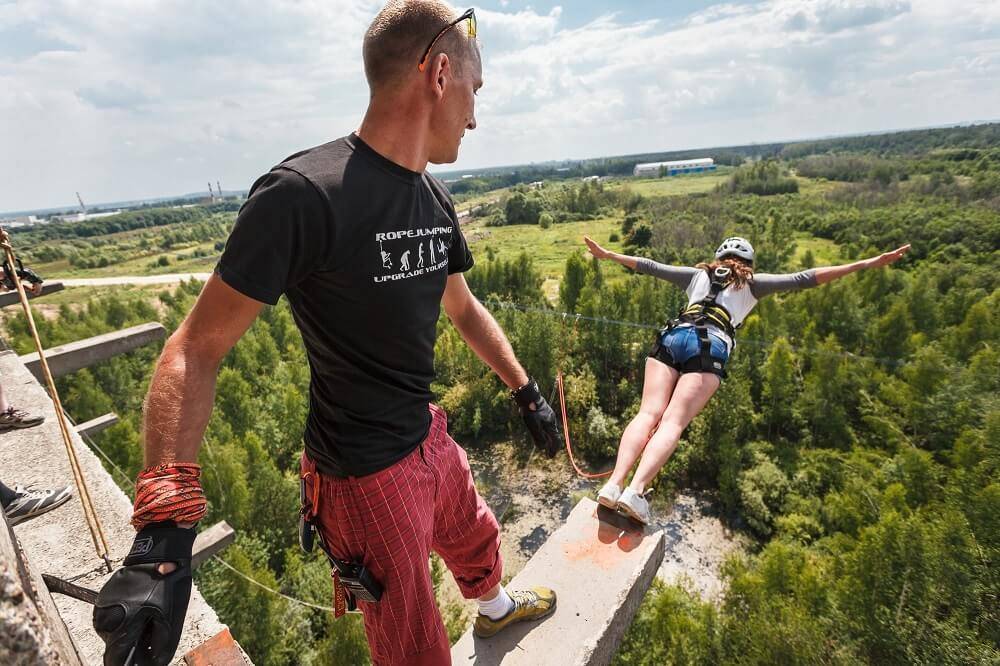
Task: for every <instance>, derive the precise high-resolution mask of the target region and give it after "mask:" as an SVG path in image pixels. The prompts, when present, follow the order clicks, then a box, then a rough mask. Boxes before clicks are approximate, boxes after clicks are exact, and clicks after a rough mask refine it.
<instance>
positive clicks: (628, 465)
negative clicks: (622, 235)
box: [584, 237, 910, 524]
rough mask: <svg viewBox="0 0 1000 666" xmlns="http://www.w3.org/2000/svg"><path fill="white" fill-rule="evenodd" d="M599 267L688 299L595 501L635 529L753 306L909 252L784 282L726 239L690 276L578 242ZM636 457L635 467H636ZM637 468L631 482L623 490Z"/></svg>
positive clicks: (664, 337) (740, 244)
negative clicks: (604, 263)
mask: <svg viewBox="0 0 1000 666" xmlns="http://www.w3.org/2000/svg"><path fill="white" fill-rule="evenodd" d="M584 241H586V243H587V249H588V250H590V253H591V254H592V255H594V256H595V257H596V258H598V259H610V260H611V261H615V262H617V263H619V264H621V265H623V266H626V267H628V268H631V269H632V270H634V271H636V272H638V273H642V274H644V275H652V276H654V277H658V278H660V279H662V280H666V281H667V282H670V283H671V284H674V285H677V286H678V287H680V288H682V289H684V290H686V291H687V295H688V304H687V307H686V308H684V310H683V311H682V312H681V314H680V315H679V316H678V317H677V318H676V319H674V320H673V321H671V322H670V323H669V324H667V326H666V327H665V328H664V329H663V330H661V331H660V333H659V334H658V335H657V340H656V344H655V346H654V348H653V350H652V351H651V352H650V354H649V358H647V359H646V372H645V378H644V380H643V388H642V404H641V406H640V407H639V413H638V414H636V415H635V418H633V419H632V422H631V423H629V424H628V427H626V428H625V432H624V433H622V439H621V443H620V444H619V445H618V460H617V462H616V463H615V469H614V471H613V472H612V474H611V478H610V479H609V480H608V482H607V483H606V484H605V485H604V487H603V488H601V490H600V492H599V493H598V495H597V500H598V501H599V502H600V503H601V504H603V505H604V506H606V507H609V508H612V509H618V510H620V511H622V512H624V513H626V514H627V515H629V516H631V517H632V518H634V519H635V520H637V521H639V522H641V523H644V524H645V523H649V522H650V515H649V503H648V502H647V501H646V498H645V497H644V494H645V492H646V487H647V486H648V485H649V483H650V481H652V480H653V477H654V476H656V473H657V472H659V471H660V468H662V467H663V466H664V465H665V464H666V463H667V460H669V459H670V456H671V455H673V452H674V450H675V449H676V448H677V442H678V441H679V440H680V437H681V433H682V432H684V428H686V427H687V425H688V424H689V423H690V422H691V420H692V419H693V418H694V417H695V416H697V415H698V413H699V412H700V411H701V410H702V409H703V408H704V407H705V405H706V404H707V403H708V400H709V398H711V397H712V394H714V393H715V391H716V390H717V389H718V388H719V384H720V383H721V382H722V379H723V378H724V377H725V376H726V371H725V368H726V362H727V361H728V360H729V355H730V353H732V350H733V344H734V339H735V337H736V329H737V328H739V327H740V325H741V324H742V323H743V321H744V320H745V319H746V317H747V315H748V314H750V311H751V310H753V308H754V306H755V305H757V301H759V300H760V299H762V298H764V297H765V296H768V295H769V294H775V293H778V292H783V291H795V290H799V289H808V288H810V287H815V286H818V285H821V284H826V283H827V282H832V281H833V280H836V279H837V278H841V277H844V276H845V275H849V274H851V273H854V272H856V271H860V270H862V269H865V268H879V267H882V266H887V265H889V264H891V263H893V262H894V261H897V260H898V259H900V258H901V257H902V256H903V255H904V254H906V253H907V252H908V251H909V249H910V246H909V245H904V246H903V247H901V248H899V249H897V250H893V251H892V252H886V253H885V254H881V255H879V256H877V257H872V258H871V259H864V260H861V261H856V262H854V263H852V264H845V265H843V266H830V267H826V268H812V269H809V270H805V271H800V272H798V273H789V274H786V275H770V274H766V273H761V274H756V275H755V274H754V271H753V263H754V250H753V246H751V245H750V242H749V241H747V240H746V239H744V238H739V237H732V238H727V239H726V240H725V241H723V242H722V245H720V246H719V249H718V250H716V251H715V261H713V262H712V263H709V264H705V263H701V264H698V265H697V266H696V267H695V268H690V267H686V266H668V265H665V264H661V263H657V262H655V261H652V260H650V259H646V258H641V257H630V256H627V255H622V254H617V253H615V252H610V251H608V250H605V249H604V248H602V247H601V246H600V245H598V244H597V243H595V242H594V241H593V240H591V239H590V238H587V237H584ZM640 456H641V459H640ZM636 460H638V461H639V467H638V468H637V469H636V472H635V475H633V477H632V482H631V483H630V484H629V485H628V487H625V488H624V490H622V488H623V487H624V486H625V479H626V477H627V476H628V473H629V471H630V470H631V469H632V466H633V465H635V462H636Z"/></svg>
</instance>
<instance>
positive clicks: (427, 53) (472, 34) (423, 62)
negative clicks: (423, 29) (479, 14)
mask: <svg viewBox="0 0 1000 666" xmlns="http://www.w3.org/2000/svg"><path fill="white" fill-rule="evenodd" d="M466 19H468V21H469V32H468V35H469V39H475V38H476V10H475V9H466V10H465V11H464V12H463V13H462V15H461V16H459V17H458V18H457V19H455V20H454V21H452V22H451V23H449V24H448V25H446V26H445V27H443V28H442V29H441V32H439V33H438V34H437V35H436V36H435V37H434V39H432V40H431V43H430V44H428V45H427V48H426V49H425V50H424V56H423V57H422V58H421V59H420V62H419V63H418V64H417V69H419V70H420V71H421V72H422V71H424V68H425V67H427V59H428V58H430V57H431V51H432V50H433V49H434V45H435V44H437V41H438V40H439V39H441V37H443V36H444V34H445V33H446V32H448V31H449V30H451V29H452V28H453V27H455V26H456V25H458V24H459V23H461V22H462V21H465V20H466Z"/></svg>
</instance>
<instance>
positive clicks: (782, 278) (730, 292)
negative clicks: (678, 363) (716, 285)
mask: <svg viewBox="0 0 1000 666" xmlns="http://www.w3.org/2000/svg"><path fill="white" fill-rule="evenodd" d="M635 269H636V272H638V273H642V274H644V275H652V276H653V277H658V278H660V279H661V280H666V281H667V282H669V283H671V284H674V285H676V286H678V287H680V288H681V289H684V290H685V291H686V292H687V295H688V305H691V304H693V303H697V302H699V301H701V300H702V299H703V298H705V297H706V296H708V294H709V290H710V288H711V284H712V281H711V279H710V278H709V276H708V272H707V271H704V270H702V269H700V268H691V267H689V266H670V265H667V264H661V263H659V262H657V261H653V260H652V259H646V258H640V259H639V260H638V262H637V264H636V267H635ZM817 284H818V283H817V281H816V271H815V270H814V269H809V270H805V271H799V272H798V273H784V274H773V273H755V274H754V276H753V279H752V280H751V281H750V283H749V285H748V287H744V288H743V289H737V288H735V287H726V288H725V289H723V290H722V292H721V293H720V294H719V296H718V298H717V299H716V302H717V303H719V305H721V306H723V307H724V308H726V311H727V312H729V316H730V317H732V321H733V326H739V325H740V324H742V323H743V320H744V319H746V317H747V315H749V314H750V311H751V310H753V308H754V306H756V305H757V301H759V300H760V299H762V298H764V297H765V296H769V295H771V294H776V293H778V292H782V291H798V290H800V289H808V288H810V287H815V286H817ZM713 328H714V327H713ZM713 332H715V333H716V334H718V335H719V336H720V337H722V338H723V339H724V340H726V342H727V344H729V346H730V347H732V342H733V341H732V340H731V339H729V336H728V335H726V334H725V332H723V331H721V330H718V329H714V330H713Z"/></svg>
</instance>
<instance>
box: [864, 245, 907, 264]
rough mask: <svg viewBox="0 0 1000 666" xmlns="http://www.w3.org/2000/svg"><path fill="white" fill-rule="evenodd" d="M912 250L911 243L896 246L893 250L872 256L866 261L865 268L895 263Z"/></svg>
mask: <svg viewBox="0 0 1000 666" xmlns="http://www.w3.org/2000/svg"><path fill="white" fill-rule="evenodd" d="M909 251H910V244H909V243H907V244H906V245H904V246H903V247H899V248H896V249H895V250H893V251H892V252H884V253H882V254H880V255H878V256H877V257H872V258H871V259H867V260H866V261H865V268H881V267H883V266H888V265H889V264H892V263H895V262H897V261H899V260H900V259H902V258H903V255H904V254H906V253H907V252H909Z"/></svg>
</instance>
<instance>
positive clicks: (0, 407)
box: [0, 384, 10, 412]
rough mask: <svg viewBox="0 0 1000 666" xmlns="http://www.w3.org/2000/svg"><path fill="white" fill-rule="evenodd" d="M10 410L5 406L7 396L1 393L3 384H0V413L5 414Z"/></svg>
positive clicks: (8, 406) (7, 405)
mask: <svg viewBox="0 0 1000 666" xmlns="http://www.w3.org/2000/svg"><path fill="white" fill-rule="evenodd" d="M8 409H10V405H9V404H7V395H6V394H5V393H4V392H3V384H0V412H6V411H7V410H8Z"/></svg>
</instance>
